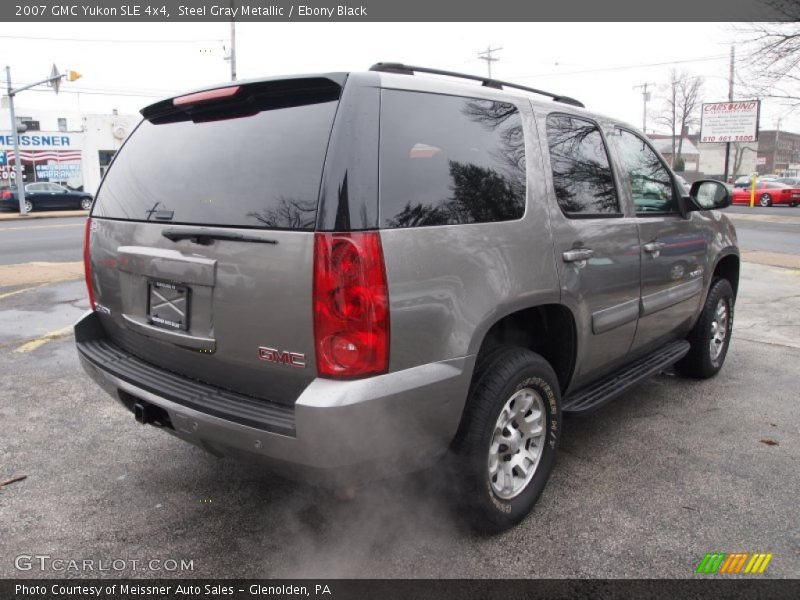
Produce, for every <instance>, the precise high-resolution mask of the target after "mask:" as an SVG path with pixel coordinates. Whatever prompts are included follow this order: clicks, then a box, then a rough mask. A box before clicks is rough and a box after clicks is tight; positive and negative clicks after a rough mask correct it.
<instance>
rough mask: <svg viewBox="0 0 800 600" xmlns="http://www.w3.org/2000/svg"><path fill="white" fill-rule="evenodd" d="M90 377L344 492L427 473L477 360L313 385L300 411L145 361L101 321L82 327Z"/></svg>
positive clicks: (172, 423)
mask: <svg viewBox="0 0 800 600" xmlns="http://www.w3.org/2000/svg"><path fill="white" fill-rule="evenodd" d="M75 340H76V344H77V347H78V354H79V356H80V360H81V364H82V365H83V368H84V369H85V370H86V372H87V373H88V374H89V375H90V376H91V377H92V379H94V381H95V382H97V383H98V384H99V385H100V386H101V387H102V388H103V389H105V390H106V391H107V392H108V393H109V394H110V395H111V396H112V397H114V398H115V399H117V400H118V401H120V402H121V403H122V404H123V405H124V406H126V407H127V408H128V409H129V410H130V409H132V406H133V405H132V402H134V401H139V402H142V403H146V404H148V405H154V406H156V407H159V408H160V409H161V410H163V411H165V412H166V413H167V414H168V415H169V424H167V425H166V426H165V429H167V430H168V431H169V432H170V433H172V434H173V435H176V436H178V437H180V438H182V439H184V440H186V441H188V442H190V443H192V444H195V445H197V446H200V447H201V448H204V449H206V450H208V451H209V452H211V453H213V454H216V455H229V456H237V457H241V458H255V459H258V460H260V461H262V462H264V463H266V464H268V465H269V466H270V468H272V469H273V470H275V471H277V472H279V473H281V474H283V475H284V476H287V477H290V478H293V479H300V480H304V481H310V482H312V483H317V484H322V485H339V484H342V483H345V482H357V481H359V480H362V479H368V478H374V477H383V476H390V475H393V474H396V473H400V472H406V471H410V470H414V469H417V468H422V467H425V466H427V465H429V464H431V463H432V462H434V461H435V460H436V459H437V458H438V457H439V456H441V455H442V454H443V453H444V452H445V451H446V450H447V447H448V446H449V444H450V441H451V440H452V438H453V436H454V435H455V433H456V430H457V428H458V424H459V421H460V418H461V413H462V410H463V407H464V402H465V401H466V396H467V392H468V388H469V382H470V378H471V375H472V369H473V366H474V361H475V357H474V356H470V357H463V358H458V359H453V360H449V361H444V362H439V363H431V364H426V365H422V366H419V367H414V368H411V369H406V370H403V371H398V372H394V373H388V374H386V375H380V376H377V377H371V378H368V379H362V380H356V381H334V380H328V379H320V378H317V379H314V380H313V381H312V382H311V384H309V386H308V387H307V388H306V389H305V390H304V391H303V393H302V394H301V395H300V397H299V398H298V399H297V401H296V403H295V404H294V406H293V407H287V406H282V405H277V404H273V403H270V402H266V401H264V400H260V399H256V398H250V397H246V396H241V395H238V394H234V393H231V392H227V391H225V390H220V389H219V388H215V387H212V386H208V385H206V384H203V383H200V382H196V381H194V380H191V379H188V378H184V377H182V376H180V375H176V374H173V373H170V372H168V371H165V370H163V369H161V368H159V367H157V366H154V365H150V364H148V363H144V362H143V361H141V360H139V359H137V358H136V357H134V356H131V355H130V354H128V353H126V352H125V351H124V350H122V349H121V348H119V347H117V346H115V345H114V344H113V342H111V341H110V340H108V339H106V337H105V334H104V332H103V330H102V327H100V324H99V320H98V318H97V315H96V314H94V313H87V314H86V315H84V317H83V318H81V320H80V321H78V323H77V324H76V325H75Z"/></svg>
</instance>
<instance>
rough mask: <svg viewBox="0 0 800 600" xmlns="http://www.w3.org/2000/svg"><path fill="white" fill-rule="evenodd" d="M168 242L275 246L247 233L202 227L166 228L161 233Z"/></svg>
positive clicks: (267, 240) (204, 244) (205, 244)
mask: <svg viewBox="0 0 800 600" xmlns="http://www.w3.org/2000/svg"><path fill="white" fill-rule="evenodd" d="M161 235H163V236H164V237H165V238H167V239H168V240H172V241H173V242H177V241H179V240H191V241H193V242H194V243H195V244H200V245H201V246H208V245H209V244H210V243H211V242H212V241H213V240H227V241H231V242H255V243H258V244H277V243H278V241H277V240H270V239H266V238H262V237H259V236H257V235H252V234H248V233H237V232H234V231H214V230H212V229H206V228H203V227H198V228H188V229H187V228H181V229H176V228H172V227H168V228H166V229H163V230H162V231H161Z"/></svg>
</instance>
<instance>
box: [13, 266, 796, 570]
mask: <svg viewBox="0 0 800 600" xmlns="http://www.w3.org/2000/svg"><path fill="white" fill-rule="evenodd" d="M798 282H800V271H796V270H790V269H778V268H769V267H762V266H756V265H749V264H746V265H745V266H744V268H743V276H742V283H741V296H740V299H739V301H738V303H737V307H736V308H737V315H736V326H735V333H734V341H733V344H732V346H731V349H730V353H729V355H728V361H727V363H726V365H725V368H724V369H723V371H722V373H721V374H720V376H718V377H716V378H715V379H713V380H710V381H705V382H694V381H688V380H684V379H681V378H678V377H675V376H670V375H660V376H658V377H656V378H654V379H652V380H651V381H649V382H648V383H646V384H644V385H642V386H640V387H638V388H637V389H635V390H634V391H631V392H630V393H628V394H626V395H625V396H623V397H622V398H620V399H618V400H617V401H615V402H613V403H612V404H610V405H609V406H607V407H605V408H604V409H602V410H600V411H598V412H597V413H595V414H594V415H592V416H591V417H588V418H571V419H567V420H566V422H565V429H564V435H563V438H562V446H561V448H560V450H561V452H560V457H559V464H558V465H557V467H556V470H555V472H554V474H553V476H552V478H551V480H550V483H549V484H548V486H547V488H546V489H545V492H544V494H543V496H542V498H541V500H540V502H539V504H538V505H537V507H536V508H535V510H534V511H533V513H532V515H531V516H530V517H529V518H528V519H527V520H525V521H524V522H523V523H522V524H521V525H520V526H519V527H517V528H516V529H514V530H512V531H510V532H507V533H505V534H502V535H498V536H494V537H484V536H477V535H475V534H472V533H470V532H469V531H467V530H466V529H465V528H464V527H462V526H461V525H460V522H459V520H458V518H457V516H456V515H453V514H452V513H451V511H450V510H449V509H448V508H447V506H448V505H447V503H446V501H445V500H444V496H443V495H442V493H441V486H442V483H441V478H440V473H439V471H437V470H436V469H432V470H431V471H429V472H427V473H425V474H423V475H421V476H415V477H410V478H405V479H400V480H393V481H388V482H382V483H375V484H372V485H370V486H368V487H366V488H364V489H362V490H360V492H359V495H358V496H357V498H356V499H355V500H354V501H352V502H338V501H336V500H334V499H333V497H332V496H331V494H330V493H329V492H327V491H323V490H319V489H315V488H311V487H307V486H303V485H299V484H295V483H288V482H286V481H283V480H281V479H279V478H277V477H275V476H272V475H270V474H268V473H265V472H263V471H262V470H261V469H259V467H258V466H254V465H249V464H241V463H237V462H234V461H231V460H227V459H217V458H214V457H212V456H210V455H207V454H204V453H203V452H202V451H200V450H198V449H196V448H193V447H191V446H189V445H186V444H184V443H183V442H181V441H179V440H177V439H174V438H172V437H171V436H169V435H167V434H166V433H164V432H161V431H158V430H157V429H155V428H153V427H149V426H148V427H142V426H140V425H138V424H136V423H135V422H134V419H133V417H132V416H131V415H129V414H128V413H126V412H125V411H124V410H123V409H121V408H120V407H119V406H117V405H116V404H114V403H113V402H112V401H111V400H110V398H109V397H107V396H106V395H105V394H104V393H103V392H101V391H100V390H99V389H98V388H97V387H96V386H95V385H94V384H93V383H92V382H90V380H89V379H88V378H87V377H85V376H84V375H83V373H82V372H81V370H80V368H79V366H78V360H77V357H76V354H75V350H74V346H73V340H72V338H71V337H70V336H69V335H62V336H54V337H52V338H48V337H47V333H48V332H51V333H52V331H58V330H59V329H60V328H63V327H64V326H65V325H67V324H68V323H69V322H70V321H72V320H73V319H75V318H76V317H77V316H78V315H79V314H80V312H81V311H82V310H84V309H85V307H86V302H85V300H83V297H84V294H83V288H82V283H81V282H80V281H75V282H67V283H59V284H54V285H52V286H42V287H37V288H33V289H31V290H28V291H26V292H24V293H20V294H16V295H14V296H10V297H7V298H4V299H2V300H0V332H2V333H1V334H0V335H2V338H1V339H0V428H2V430H1V431H2V433H0V456H2V461H1V462H0V481H2V480H6V479H9V478H11V477H14V476H22V475H26V476H27V479H25V480H23V481H19V482H17V483H13V484H10V485H8V486H6V487H5V488H4V489H2V490H0V577H12V576H19V575H24V576H27V577H30V576H36V577H39V576H63V575H64V574H65V573H63V572H54V571H46V572H39V571H38V570H37V571H33V572H31V571H26V572H24V573H20V572H19V571H16V570H15V568H14V564H13V561H14V558H15V557H16V556H18V555H21V554H47V555H50V556H51V557H59V558H66V559H72V558H74V559H95V560H99V559H103V560H105V561H111V560H115V559H126V560H128V561H129V562H128V563H126V565H127V566H126V569H125V570H123V571H122V572H120V573H117V572H114V571H106V572H103V573H97V572H94V573H85V574H86V575H103V576H106V575H134V576H145V577H147V576H170V575H176V574H180V575H189V576H195V577H235V576H248V577H269V576H271V577H335V576H336V577H396V576H407V577H571V576H577V577H587V576H606V577H691V576H693V573H694V570H695V568H696V567H697V565H698V563H699V562H700V560H701V559H702V558H703V556H704V554H705V553H706V552H714V551H722V552H734V551H736V552H772V553H774V558H773V559H772V561H771V563H770V564H769V568H768V571H767V574H768V575H770V576H773V577H797V576H798V574H800V537H799V530H798V527H797V523H798V521H797V491H798V488H797V473H798V465H800V406H798V401H797V399H798V394H797V373H798V368H797V364H798V360H799V359H800V352H799V351H798V343H797V340H798V339H800V294H798ZM0 291H2V290H0ZM15 321H16V322H20V323H23V324H24V326H23V327H18V328H16V329H13V330H9V329H8V326H9V325H10V324H13V323H14V322H15ZM34 323H37V324H38V323H46V324H47V326H46V327H45V326H41V327H36V328H32V327H33V325H32V324H34ZM48 328H52V329H48ZM45 329H47V331H44V330H45ZM36 340H39V341H41V342H42V343H40V344H39V345H37V346H36V347H33V348H31V346H30V343H31V342H32V341H36ZM771 442H776V444H774V445H771ZM368 450H369V449H366V451H368ZM149 559H160V560H164V559H175V560H178V561H180V560H181V559H183V560H187V561H189V560H190V561H193V562H192V567H193V569H192V570H191V571H186V572H183V573H173V572H165V571H149V570H140V569H142V567H141V565H142V564H143V563H142V562H138V563H137V565H139V566H138V567H137V570H136V571H134V570H133V567H132V566H131V562H130V561H131V560H137V561H146V560H149ZM66 574H68V575H71V576H76V575H79V574H78V573H74V572H72V573H66ZM706 577H708V576H706Z"/></svg>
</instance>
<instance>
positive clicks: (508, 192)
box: [380, 90, 525, 227]
mask: <svg viewBox="0 0 800 600" xmlns="http://www.w3.org/2000/svg"><path fill="white" fill-rule="evenodd" d="M380 147H381V150H380V210H381V215H380V218H381V221H382V223H383V224H384V226H386V227H419V226H425V225H453V224H463V223H484V222H488V221H508V220H511V219H519V218H520V217H522V215H523V213H524V212H525V140H524V138H523V133H522V121H521V119H520V116H519V112H518V111H517V109H516V108H515V107H514V105H513V104H507V103H504V102H493V101H489V100H478V99H474V98H461V97H456V96H442V95H437V94H423V93H416V92H399V91H393V90H387V91H384V92H383V97H382V102H381V135H380Z"/></svg>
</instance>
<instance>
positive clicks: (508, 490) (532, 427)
mask: <svg viewBox="0 0 800 600" xmlns="http://www.w3.org/2000/svg"><path fill="white" fill-rule="evenodd" d="M545 425H546V414H545V409H544V401H543V400H542V397H541V396H540V395H539V394H538V392H536V391H535V390H533V389H531V388H523V389H521V390H518V391H516V392H515V393H514V394H513V395H512V396H511V398H509V399H508V401H507V402H506V403H505V406H503V409H502V410H501V411H500V415H499V416H498V417H497V422H496V423H495V427H494V433H493V434H492V441H491V444H490V446H489V460H488V473H489V482H490V484H491V487H492V491H494V493H495V494H496V495H497V496H498V497H499V498H502V499H504V500H510V499H511V498H514V497H515V496H517V495H519V494H520V493H521V492H522V490H524V489H525V487H526V486H527V485H528V483H530V481H531V479H533V475H534V473H535V472H536V468H537V467H538V466H539V461H540V459H541V457H542V451H543V450H544V443H545Z"/></svg>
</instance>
